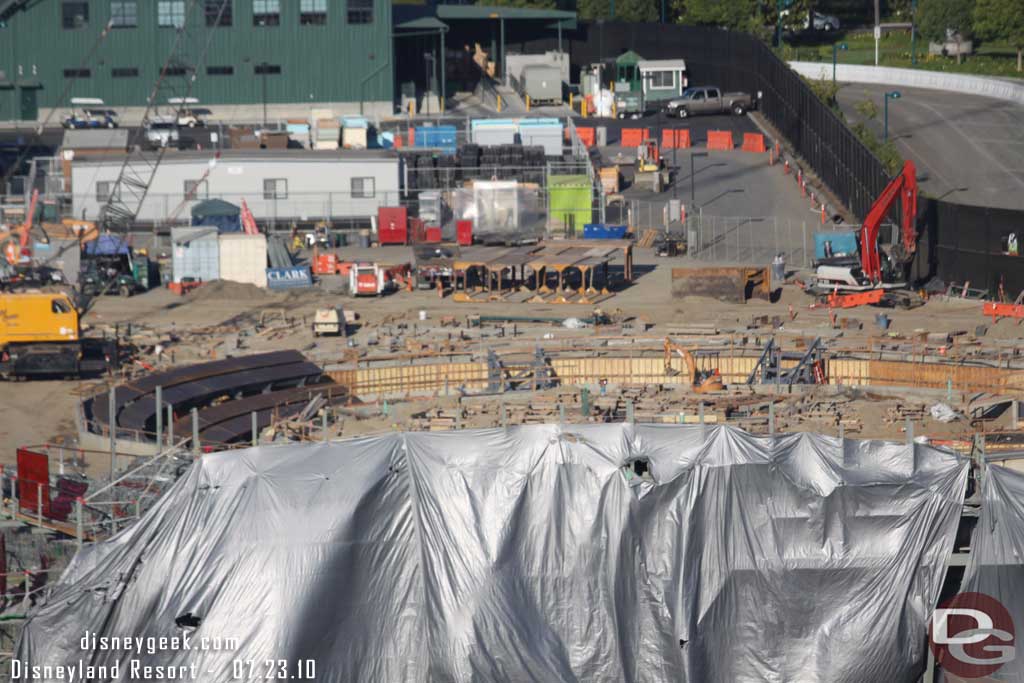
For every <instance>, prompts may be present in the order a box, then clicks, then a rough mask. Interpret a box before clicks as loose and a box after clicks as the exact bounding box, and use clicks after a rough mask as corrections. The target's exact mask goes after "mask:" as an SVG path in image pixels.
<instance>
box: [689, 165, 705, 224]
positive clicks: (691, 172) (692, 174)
mask: <svg viewBox="0 0 1024 683" xmlns="http://www.w3.org/2000/svg"><path fill="white" fill-rule="evenodd" d="M707 155H708V153H707V152H691V153H690V207H691V208H690V210H691V211H692V210H693V208H692V207H693V206H694V205H696V203H697V200H696V199H695V198H694V197H695V196H696V195H695V193H694V182H693V179H694V176H695V175H696V172H695V167H694V165H693V160H694V159H696V158H697V157H706V156H707Z"/></svg>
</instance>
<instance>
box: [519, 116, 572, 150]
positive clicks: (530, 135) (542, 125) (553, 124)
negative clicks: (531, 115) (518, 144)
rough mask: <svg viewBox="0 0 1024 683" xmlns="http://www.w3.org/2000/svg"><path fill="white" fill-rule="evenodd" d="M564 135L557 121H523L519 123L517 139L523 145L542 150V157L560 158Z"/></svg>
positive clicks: (559, 122) (560, 123)
mask: <svg viewBox="0 0 1024 683" xmlns="http://www.w3.org/2000/svg"><path fill="white" fill-rule="evenodd" d="M564 136H565V133H564V129H563V127H562V122H561V121H559V120H558V119H523V120H521V121H520V122H519V138H520V140H521V141H522V143H523V145H526V146H538V147H543V148H544V155H545V156H549V157H560V156H562V141H563V140H564V139H565V138H564Z"/></svg>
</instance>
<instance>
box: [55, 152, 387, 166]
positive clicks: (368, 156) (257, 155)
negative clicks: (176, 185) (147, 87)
mask: <svg viewBox="0 0 1024 683" xmlns="http://www.w3.org/2000/svg"><path fill="white" fill-rule="evenodd" d="M215 154H216V152H215V151H212V150H202V151H200V150H182V151H168V152H167V153H166V154H164V157H163V159H161V161H160V163H161V164H174V163H195V162H196V161H203V162H209V161H210V160H211V159H213V158H214V156H215ZM142 156H143V158H152V159H153V160H154V161H155V160H156V157H157V152H153V153H152V155H150V154H143V155H142ZM124 157H125V155H124V154H115V153H111V154H96V155H90V156H88V157H85V156H83V157H76V158H75V161H74V163H75V165H76V166H77V165H82V164H97V163H104V162H110V161H112V160H113V161H121V160H123V159H124ZM268 159H271V160H274V161H279V162H282V163H288V162H305V161H363V162H367V163H371V162H396V161H398V154H397V153H396V152H394V151H393V150H390V149H343V150H336V151H335V150H323V149H315V150H314V149H252V150H250V149H225V150H223V151H221V153H220V162H219V163H222V164H223V163H227V162H244V161H267V160H268Z"/></svg>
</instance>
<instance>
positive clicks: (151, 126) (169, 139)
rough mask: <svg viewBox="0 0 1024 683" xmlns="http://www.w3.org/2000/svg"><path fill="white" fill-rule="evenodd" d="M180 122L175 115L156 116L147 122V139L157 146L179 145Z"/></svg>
mask: <svg viewBox="0 0 1024 683" xmlns="http://www.w3.org/2000/svg"><path fill="white" fill-rule="evenodd" d="M179 139H180V137H179V135H178V122H177V121H176V120H175V117H173V116H171V117H160V118H155V119H152V120H150V121H148V122H147V123H146V141H147V142H149V144H150V145H152V146H153V147H156V148H160V147H177V145H178V140H179Z"/></svg>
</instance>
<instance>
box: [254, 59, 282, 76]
mask: <svg viewBox="0 0 1024 683" xmlns="http://www.w3.org/2000/svg"><path fill="white" fill-rule="evenodd" d="M253 70H254V71H255V72H256V75H257V76H262V75H263V74H267V75H272V76H276V75H277V74H279V73H281V65H279V64H267V63H266V62H264V63H263V64H257V65H256V66H254V67H253Z"/></svg>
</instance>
